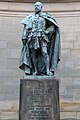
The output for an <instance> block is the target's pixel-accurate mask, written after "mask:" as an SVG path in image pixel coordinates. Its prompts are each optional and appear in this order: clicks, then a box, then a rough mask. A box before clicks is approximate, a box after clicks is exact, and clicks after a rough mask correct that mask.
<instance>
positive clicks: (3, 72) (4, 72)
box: [0, 68, 15, 77]
mask: <svg viewBox="0 0 80 120" xmlns="http://www.w3.org/2000/svg"><path fill="white" fill-rule="evenodd" d="M14 75H15V70H14V69H3V68H1V69H0V77H2V76H5V77H6V76H7V77H14Z"/></svg>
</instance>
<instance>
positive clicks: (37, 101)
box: [19, 76, 60, 120]
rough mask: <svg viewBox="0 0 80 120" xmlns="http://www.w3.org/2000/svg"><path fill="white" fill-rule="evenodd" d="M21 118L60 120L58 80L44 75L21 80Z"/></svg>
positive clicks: (28, 119)
mask: <svg viewBox="0 0 80 120" xmlns="http://www.w3.org/2000/svg"><path fill="white" fill-rule="evenodd" d="M19 120H60V111H59V82H58V80H56V79H54V77H43V76H41V77H40V76H35V77H34V76H32V77H27V79H21V80H20V108H19Z"/></svg>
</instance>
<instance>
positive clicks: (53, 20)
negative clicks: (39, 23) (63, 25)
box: [42, 12, 59, 27]
mask: <svg viewBox="0 0 80 120" xmlns="http://www.w3.org/2000/svg"><path fill="white" fill-rule="evenodd" d="M42 17H44V18H45V19H47V20H48V21H50V22H52V23H53V24H55V25H56V26H57V27H59V25H58V23H57V21H56V19H55V18H54V16H53V15H51V14H50V13H48V12H46V13H42Z"/></svg>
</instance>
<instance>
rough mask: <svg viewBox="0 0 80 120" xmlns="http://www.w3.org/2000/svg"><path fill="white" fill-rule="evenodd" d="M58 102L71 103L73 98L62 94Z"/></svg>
mask: <svg viewBox="0 0 80 120" xmlns="http://www.w3.org/2000/svg"><path fill="white" fill-rule="evenodd" d="M60 100H61V101H73V100H74V96H73V95H65V94H62V95H60Z"/></svg>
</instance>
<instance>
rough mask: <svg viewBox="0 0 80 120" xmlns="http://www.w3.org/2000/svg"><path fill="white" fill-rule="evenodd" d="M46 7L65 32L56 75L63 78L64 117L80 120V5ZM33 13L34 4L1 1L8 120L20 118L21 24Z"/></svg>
mask: <svg viewBox="0 0 80 120" xmlns="http://www.w3.org/2000/svg"><path fill="white" fill-rule="evenodd" d="M43 4H44V8H43V11H47V12H50V13H51V14H52V15H53V16H54V17H55V18H56V20H57V21H58V23H59V26H60V32H61V62H60V64H59V66H58V70H57V71H56V73H55V75H56V77H57V78H59V79H60V81H59V83H60V101H61V102H62V105H61V111H62V112H61V117H71V116H73V118H79V119H80V2H74V3H43ZM33 11H34V4H33V3H17V2H0V109H1V110H2V111H5V114H2V113H0V115H1V114H2V117H3V116H5V118H6V116H9V117H8V118H10V115H14V116H15V117H16V114H15V111H18V100H19V86H20V82H19V80H20V78H23V72H22V71H21V70H19V69H18V65H19V56H20V49H21V46H22V42H21V34H22V29H23V26H22V25H21V24H20V21H21V20H22V19H23V18H24V17H25V16H26V15H28V14H31V13H33ZM73 108H74V109H73ZM6 110H8V111H6ZM12 110H13V111H14V112H13V113H12V112H11V111H12Z"/></svg>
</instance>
